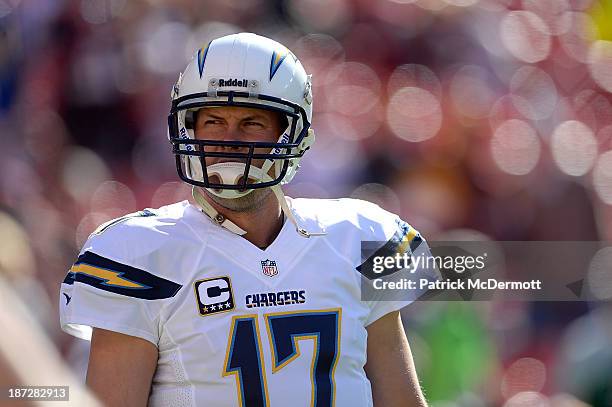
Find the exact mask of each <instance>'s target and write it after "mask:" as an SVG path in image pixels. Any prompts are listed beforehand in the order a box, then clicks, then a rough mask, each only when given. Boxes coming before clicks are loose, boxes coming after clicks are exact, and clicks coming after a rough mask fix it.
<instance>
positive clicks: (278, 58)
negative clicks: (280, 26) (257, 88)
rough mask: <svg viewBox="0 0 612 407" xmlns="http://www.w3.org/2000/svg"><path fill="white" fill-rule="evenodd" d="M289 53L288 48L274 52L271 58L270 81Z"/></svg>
mask: <svg viewBox="0 0 612 407" xmlns="http://www.w3.org/2000/svg"><path fill="white" fill-rule="evenodd" d="M287 54H288V52H287V50H282V51H280V52H277V51H274V52H272V59H271V60H270V81H271V80H272V78H273V77H274V74H275V73H276V71H278V68H279V67H280V66H281V64H282V63H283V61H284V60H285V58H287Z"/></svg>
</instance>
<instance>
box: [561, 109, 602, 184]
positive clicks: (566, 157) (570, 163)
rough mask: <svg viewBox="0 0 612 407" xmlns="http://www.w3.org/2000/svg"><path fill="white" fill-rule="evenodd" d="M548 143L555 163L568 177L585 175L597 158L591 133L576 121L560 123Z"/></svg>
mask: <svg viewBox="0 0 612 407" xmlns="http://www.w3.org/2000/svg"><path fill="white" fill-rule="evenodd" d="M550 143H551V149H552V154H553V158H554V160H555V163H556V164H557V166H558V167H559V169H561V171H563V172H564V173H566V174H568V175H573V176H575V177H577V176H580V175H584V174H586V173H587V172H588V171H589V170H590V169H591V167H592V166H593V163H594V162H595V159H596V158H597V140H596V139H595V135H594V134H593V131H592V130H591V129H590V128H589V127H587V126H586V125H585V124H584V123H582V122H580V121H577V120H568V121H566V122H563V123H561V124H560V125H559V126H558V127H557V128H556V129H555V132H554V133H553V135H552V137H551V140H550Z"/></svg>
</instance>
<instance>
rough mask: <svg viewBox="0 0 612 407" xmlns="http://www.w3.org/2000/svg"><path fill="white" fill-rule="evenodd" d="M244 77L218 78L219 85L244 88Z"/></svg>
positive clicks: (245, 82) (246, 84)
mask: <svg viewBox="0 0 612 407" xmlns="http://www.w3.org/2000/svg"><path fill="white" fill-rule="evenodd" d="M248 82H249V81H247V80H246V79H219V87H223V86H239V87H243V88H246V87H247V86H248Z"/></svg>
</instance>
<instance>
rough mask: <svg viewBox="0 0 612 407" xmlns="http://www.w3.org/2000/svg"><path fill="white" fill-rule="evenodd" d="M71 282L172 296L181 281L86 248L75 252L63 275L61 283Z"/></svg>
mask: <svg viewBox="0 0 612 407" xmlns="http://www.w3.org/2000/svg"><path fill="white" fill-rule="evenodd" d="M75 282H77V283H83V284H88V285H90V286H92V287H95V288H98V289H100V290H104V291H109V292H112V293H116V294H121V295H125V296H128V297H135V298H142V299H145V300H159V299H163V298H170V297H174V296H175V295H176V293H177V292H178V291H179V290H180V289H181V287H182V285H181V284H177V283H175V282H173V281H170V280H166V279H164V278H161V277H158V276H155V275H153V274H151V273H149V272H147V271H144V270H141V269H138V268H136V267H132V266H128V265H127V264H122V263H118V262H116V261H114V260H111V259H107V258H106V257H102V256H100V255H98V254H95V253H92V252H89V251H86V252H85V253H83V254H82V255H80V256H79V258H78V259H77V261H76V263H74V265H73V266H72V267H71V268H70V271H69V272H68V275H66V278H65V279H64V283H65V284H74V283H75Z"/></svg>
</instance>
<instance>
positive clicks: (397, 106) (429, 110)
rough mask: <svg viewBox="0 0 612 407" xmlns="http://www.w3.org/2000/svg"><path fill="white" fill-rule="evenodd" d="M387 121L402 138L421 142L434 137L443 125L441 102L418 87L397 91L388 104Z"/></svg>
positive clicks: (392, 129) (394, 132) (395, 133)
mask: <svg viewBox="0 0 612 407" xmlns="http://www.w3.org/2000/svg"><path fill="white" fill-rule="evenodd" d="M387 123H388V124H389V127H390V129H391V131H392V132H393V134H394V135H396V136H397V137H399V138H401V139H402V140H406V141H412V142H419V141H423V140H427V139H429V138H431V137H434V136H435V135H436V134H437V133H438V131H439V130H440V126H441V125H442V108H441V107H440V102H439V101H438V99H436V97H435V96H434V95H432V94H431V92H428V91H426V90H425V89H421V88H416V87H406V88H401V89H399V90H398V91H396V92H395V93H394V94H393V96H391V100H390V101H389V104H388V105H387Z"/></svg>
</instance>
